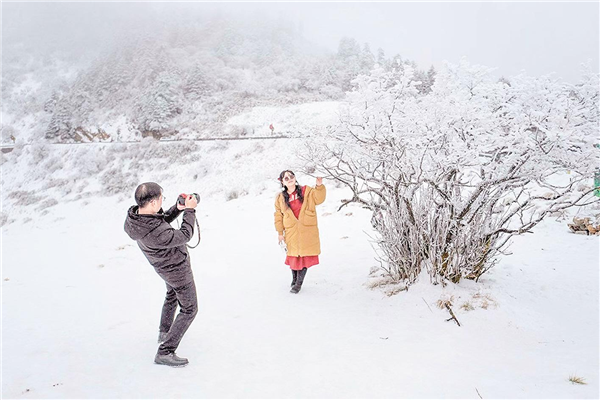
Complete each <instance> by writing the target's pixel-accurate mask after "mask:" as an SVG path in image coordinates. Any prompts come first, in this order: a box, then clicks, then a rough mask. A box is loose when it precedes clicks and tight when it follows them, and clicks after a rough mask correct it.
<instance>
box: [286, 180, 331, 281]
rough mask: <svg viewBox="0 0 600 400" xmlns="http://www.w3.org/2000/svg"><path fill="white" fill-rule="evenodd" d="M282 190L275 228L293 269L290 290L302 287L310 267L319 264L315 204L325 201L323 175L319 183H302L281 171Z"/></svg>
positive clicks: (287, 262) (288, 263)
mask: <svg viewBox="0 0 600 400" xmlns="http://www.w3.org/2000/svg"><path fill="white" fill-rule="evenodd" d="M279 182H281V191H282V192H281V193H280V194H279V195H278V196H277V199H276V200H275V229H276V230H277V233H278V234H279V243H281V242H282V241H285V244H286V247H287V257H286V259H285V264H286V265H289V266H290V269H291V270H292V289H291V290H290V292H291V293H298V292H299V291H300V289H301V288H302V283H303V282H304V277H305V275H306V271H307V270H308V268H310V267H312V266H313V265H317V264H318V263H319V254H321V243H320V241H319V227H318V226H317V212H316V206H317V205H319V204H321V203H323V202H324V201H325V194H326V190H325V185H323V178H317V185H316V186H315V187H314V188H312V187H310V186H300V185H299V184H298V182H296V176H295V175H294V173H293V172H292V171H288V170H286V171H283V172H282V173H281V174H279Z"/></svg>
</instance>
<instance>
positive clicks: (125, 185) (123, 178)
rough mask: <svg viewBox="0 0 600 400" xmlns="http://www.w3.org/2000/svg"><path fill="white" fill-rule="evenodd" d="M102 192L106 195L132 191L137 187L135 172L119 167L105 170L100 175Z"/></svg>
mask: <svg viewBox="0 0 600 400" xmlns="http://www.w3.org/2000/svg"><path fill="white" fill-rule="evenodd" d="M100 182H101V183H102V187H103V188H102V192H103V193H104V194H105V195H107V196H112V195H115V194H123V193H133V191H134V190H135V188H136V187H137V185H138V184H139V183H138V177H137V174H135V173H131V172H123V171H122V170H121V169H120V168H111V169H108V170H106V171H105V172H104V173H103V174H102V176H101V177H100Z"/></svg>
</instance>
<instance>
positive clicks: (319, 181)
mask: <svg viewBox="0 0 600 400" xmlns="http://www.w3.org/2000/svg"><path fill="white" fill-rule="evenodd" d="M322 184H323V178H321V177H318V178H317V186H321V185H322Z"/></svg>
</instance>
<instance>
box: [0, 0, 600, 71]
mask: <svg viewBox="0 0 600 400" xmlns="http://www.w3.org/2000/svg"><path fill="white" fill-rule="evenodd" d="M2 9H3V13H2V22H3V26H6V25H8V27H9V28H8V29H5V28H3V36H4V37H5V39H3V41H4V40H6V38H7V37H8V38H9V39H8V40H11V41H14V40H18V39H19V38H21V37H23V38H24V37H28V36H30V35H31V31H32V30H35V29H38V30H43V32H44V35H45V36H47V37H50V36H52V35H53V34H54V33H56V34H57V37H58V38H61V37H62V38H69V40H75V38H79V40H80V42H81V41H84V40H85V38H86V35H88V36H90V37H93V35H94V33H93V32H92V31H95V32H96V34H98V33H97V32H101V31H105V30H106V29H110V27H109V25H110V24H111V23H115V22H118V23H123V22H127V21H128V19H131V21H137V22H136V23H137V24H139V21H140V18H141V15H142V14H144V13H148V14H152V15H153V18H161V17H162V16H167V15H171V17H173V15H175V16H176V15H181V16H182V17H183V16H185V17H187V18H190V15H194V14H197V15H203V16H204V17H206V16H207V15H210V14H211V13H214V12H216V11H218V12H220V13H221V14H222V15H235V16H238V17H243V18H251V19H254V20H257V21H264V23H271V21H273V19H276V20H278V21H284V22H285V21H289V23H292V24H294V25H295V26H297V27H301V29H302V34H303V36H304V37H305V38H307V39H308V40H310V41H312V42H314V43H315V44H317V45H319V46H322V47H325V48H327V49H329V50H332V51H336V50H337V46H338V43H339V40H340V39H341V38H342V37H344V36H347V37H353V38H355V39H356V40H357V41H358V42H359V43H360V44H361V45H362V44H363V43H364V42H368V43H369V44H370V46H371V50H372V51H373V52H374V53H376V51H377V48H379V47H381V48H382V49H383V50H384V51H385V53H386V56H387V57H391V56H393V55H395V54H400V55H401V56H402V57H403V58H405V59H410V60H414V61H416V62H417V64H418V65H419V67H420V68H422V69H427V68H428V67H429V66H430V65H434V66H435V67H440V66H441V65H442V62H443V61H444V60H448V61H450V62H453V63H456V62H458V60H459V59H460V58H461V57H462V56H465V57H466V58H467V59H468V60H469V61H470V62H471V63H473V64H483V65H487V66H490V67H496V68H497V74H498V75H504V76H511V75H515V74H517V73H519V72H520V71H522V70H523V71H525V72H526V73H527V74H528V75H534V76H539V75H542V74H546V73H550V72H556V76H557V77H562V78H564V79H566V80H568V81H575V80H577V78H578V77H579V74H580V64H581V63H583V62H586V61H588V60H589V61H591V63H592V66H593V68H594V69H595V70H596V71H598V69H599V47H600V43H599V37H600V27H599V19H600V16H599V13H600V9H599V3H598V2H587V3H573V2H569V3H566V2H565V3H540V2H538V3H450V2H444V3H250V2H247V3H178V4H174V3H151V4H150V3H136V4H133V3H60V4H58V3H28V4H17V3H6V2H4V3H3V5H2ZM53 10H56V12H55V13H53V12H51V11H53ZM188 10H189V12H188ZM136 23H133V24H132V25H135V24H136ZM90 27H91V28H92V29H90ZM59 31H60V32H59ZM58 33H60V35H58ZM59 40H60V39H59Z"/></svg>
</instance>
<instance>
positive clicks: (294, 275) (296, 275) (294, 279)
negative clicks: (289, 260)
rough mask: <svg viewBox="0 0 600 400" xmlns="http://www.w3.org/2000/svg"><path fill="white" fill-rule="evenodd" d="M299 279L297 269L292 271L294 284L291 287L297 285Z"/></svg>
mask: <svg viewBox="0 0 600 400" xmlns="http://www.w3.org/2000/svg"><path fill="white" fill-rule="evenodd" d="M297 278H298V271H296V270H295V269H293V270H292V284H291V286H294V285H295V284H296V279H297Z"/></svg>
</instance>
